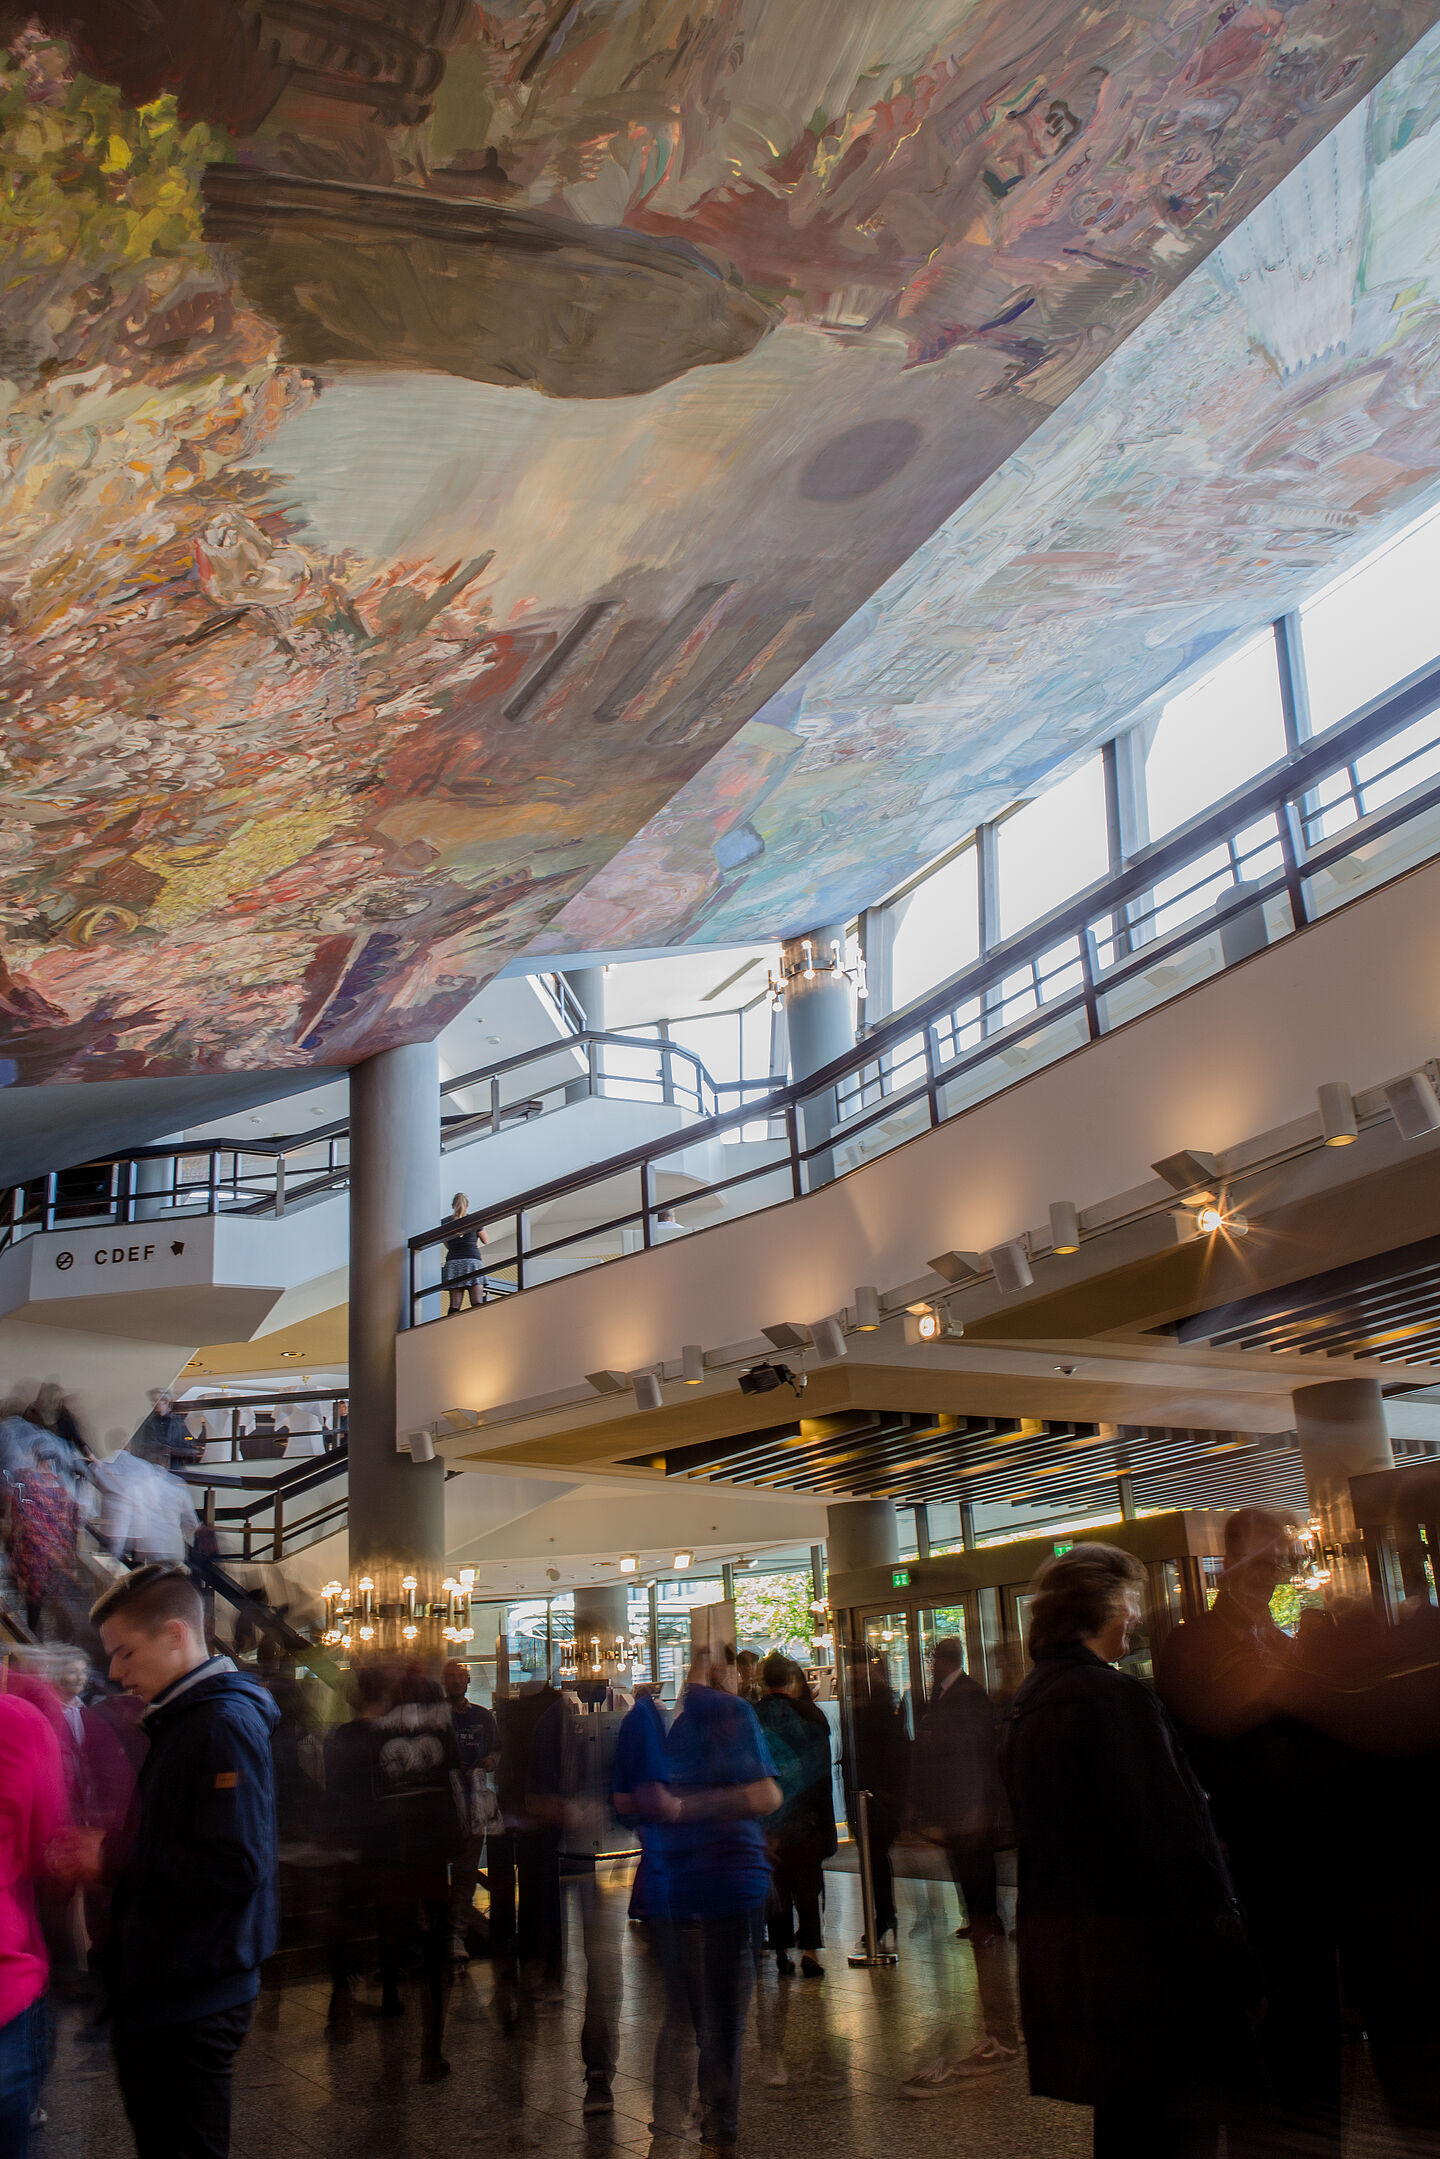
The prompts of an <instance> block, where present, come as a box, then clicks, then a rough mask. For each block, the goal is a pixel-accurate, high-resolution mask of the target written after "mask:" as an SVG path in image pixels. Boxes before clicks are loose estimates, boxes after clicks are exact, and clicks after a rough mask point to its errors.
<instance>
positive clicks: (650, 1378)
mask: <svg viewBox="0 0 1440 2159" xmlns="http://www.w3.org/2000/svg"><path fill="white" fill-rule="evenodd" d="M632 1384H633V1386H634V1389H635V1407H636V1408H637V1409H658V1408H659V1407H660V1404H661V1402H662V1401H663V1400H664V1396H663V1395H662V1394H661V1392H660V1382H659V1380H658V1379H657V1378H656V1377H655V1374H654V1373H653V1372H637V1373H636V1374H635V1378H634V1380H633V1382H632Z"/></svg>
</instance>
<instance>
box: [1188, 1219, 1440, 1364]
mask: <svg viewBox="0 0 1440 2159" xmlns="http://www.w3.org/2000/svg"><path fill="white" fill-rule="evenodd" d="M1168 1331H1171V1332H1173V1333H1174V1334H1175V1336H1176V1337H1177V1338H1178V1339H1179V1340H1180V1341H1182V1342H1208V1343H1209V1344H1210V1346H1211V1348H1212V1349H1249V1350H1266V1351H1272V1352H1279V1351H1282V1350H1283V1351H1289V1352H1291V1353H1298V1354H1300V1355H1302V1356H1313V1357H1315V1358H1316V1359H1317V1360H1324V1361H1326V1362H1335V1361H1339V1360H1348V1359H1350V1358H1352V1357H1365V1358H1369V1359H1371V1360H1373V1361H1374V1362H1376V1363H1378V1364H1399V1365H1405V1364H1423V1363H1428V1362H1429V1361H1430V1360H1431V1359H1433V1358H1434V1357H1435V1356H1436V1354H1437V1353H1440V1237H1427V1238H1424V1239H1422V1240H1421V1241H1420V1242H1419V1243H1418V1244H1409V1245H1404V1246H1402V1247H1401V1248H1400V1249H1399V1250H1398V1251H1394V1252H1385V1253H1382V1254H1380V1255H1378V1256H1377V1257H1375V1258H1373V1259H1365V1260H1359V1261H1357V1262H1356V1263H1355V1264H1354V1265H1353V1266H1349V1267H1336V1268H1333V1269H1332V1270H1331V1271H1330V1272H1329V1273H1326V1274H1317V1275H1311V1276H1309V1277H1307V1279H1306V1280H1304V1281H1301V1282H1292V1283H1289V1284H1287V1285H1286V1286H1285V1287H1284V1288H1282V1289H1274V1290H1266V1291H1264V1292H1263V1293H1262V1294H1261V1295H1259V1296H1256V1297H1244V1298H1241V1299H1239V1300H1237V1301H1236V1302H1235V1303H1233V1304H1225V1305H1220V1306H1218V1307H1216V1308H1215V1309H1214V1310H1211V1311H1208V1312H1197V1313H1195V1314H1193V1315H1192V1317H1190V1318H1189V1319H1184V1320H1180V1321H1179V1322H1178V1323H1177V1324H1176V1325H1175V1327H1174V1328H1173V1329H1172V1330H1168Z"/></svg>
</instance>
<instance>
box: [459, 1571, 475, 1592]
mask: <svg viewBox="0 0 1440 2159" xmlns="http://www.w3.org/2000/svg"><path fill="white" fill-rule="evenodd" d="M460 1587H461V1588H462V1589H463V1590H466V1591H468V1590H472V1589H473V1588H474V1587H475V1569H474V1568H473V1567H462V1568H461V1569H460Z"/></svg>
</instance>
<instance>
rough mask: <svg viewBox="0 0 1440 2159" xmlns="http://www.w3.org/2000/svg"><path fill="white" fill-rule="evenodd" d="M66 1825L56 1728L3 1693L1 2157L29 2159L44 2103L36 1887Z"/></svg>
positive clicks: (43, 1979) (42, 1967) (42, 1968)
mask: <svg viewBox="0 0 1440 2159" xmlns="http://www.w3.org/2000/svg"><path fill="white" fill-rule="evenodd" d="M64 1824H65V1776H64V1771H63V1770H62V1768H61V1765H60V1743H59V1741H58V1740H57V1738H56V1736H55V1733H54V1730H53V1728H52V1726H51V1725H50V1724H49V1722H48V1721H47V1720H46V1718H45V1717H44V1716H43V1715H42V1714H41V1712H40V1711H39V1710H38V1709H36V1708H34V1707H33V1706H32V1705H31V1703H29V1702H24V1701H20V1700H19V1699H18V1698H17V1697H16V1696H15V1695H12V1694H4V1695H0V2159H25V2152H26V2148H27V2146H28V2144H29V2139H30V2117H31V2114H32V2113H33V2112H34V2110H35V2108H36V2106H37V2105H38V2104H39V2099H40V2090H39V2064H40V2060H41V2054H42V2045H41V2033H40V2030H39V2024H40V2018H41V2016H42V2014H43V2006H42V2005H43V2003H44V1999H45V1988H46V1984H47V1981H48V1979H49V1971H48V1968H47V1964H46V1959H45V1944H44V1942H43V1940H42V1939H41V1934H40V1924H39V1921H38V1919H37V1918H36V1914H35V1897H34V1889H33V1883H34V1879H35V1876H36V1875H37V1874H38V1873H39V1872H40V1871H41V1869H42V1868H43V1867H44V1865H45V1861H46V1852H47V1849H48V1847H49V1846H50V1844H51V1842H52V1840H53V1839H54V1838H55V1837H56V1836H57V1835H58V1833H59V1832H60V1830H61V1829H62V1828H63V1827H64Z"/></svg>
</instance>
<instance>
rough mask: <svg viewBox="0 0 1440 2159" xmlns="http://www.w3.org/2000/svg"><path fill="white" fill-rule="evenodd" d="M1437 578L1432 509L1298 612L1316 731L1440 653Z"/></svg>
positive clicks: (1439, 532)
mask: <svg viewBox="0 0 1440 2159" xmlns="http://www.w3.org/2000/svg"><path fill="white" fill-rule="evenodd" d="M1437 580H1440V513H1437V512H1436V511H1434V510H1431V511H1428V512H1427V513H1426V515H1425V516H1424V517H1423V518H1422V519H1421V520H1420V521H1419V523H1418V524H1415V525H1412V526H1411V527H1410V529H1409V531H1408V532H1403V533H1401V534H1400V536H1399V538H1398V539H1395V540H1392V541H1391V542H1390V543H1389V545H1388V546H1386V547H1382V548H1381V549H1380V551H1379V553H1378V554H1374V555H1372V556H1370V558H1369V560H1368V561H1366V562H1363V563H1362V564H1361V565H1360V567H1359V568H1358V569H1355V570H1351V571H1349V572H1348V574H1347V575H1346V576H1344V577H1342V578H1340V579H1338V580H1337V581H1336V583H1335V584H1333V585H1329V586H1327V587H1326V589H1325V590H1324V591H1323V592H1318V593H1316V595H1315V597H1314V599H1313V600H1310V601H1308V602H1307V603H1306V605H1305V606H1304V607H1303V608H1302V609H1301V610H1300V621H1301V625H1302V631H1303V636H1304V643H1305V674H1306V679H1307V681H1308V683H1309V686H1310V717H1311V722H1312V724H1313V726H1314V727H1315V730H1316V732H1317V733H1318V732H1320V730H1322V729H1323V728H1326V727H1333V726H1334V725H1335V723H1336V721H1337V720H1343V719H1345V718H1346V717H1347V716H1348V715H1349V714H1350V713H1352V712H1354V711H1356V710H1357V709H1358V708H1359V707H1360V706H1361V705H1363V704H1367V703H1368V702H1369V700H1370V699H1371V698H1372V697H1378V696H1379V695H1380V693H1381V692H1382V691H1383V690H1388V689H1389V687H1390V685H1391V683H1392V682H1401V681H1403V680H1404V678H1405V677H1406V675H1411V674H1413V673H1414V672H1415V670H1416V668H1417V667H1423V666H1424V665H1425V664H1426V662H1427V661H1429V660H1433V659H1434V658H1435V656H1436V654H1437V653H1440V608H1437V607H1436V605H1435V588H1436V583H1437Z"/></svg>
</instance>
